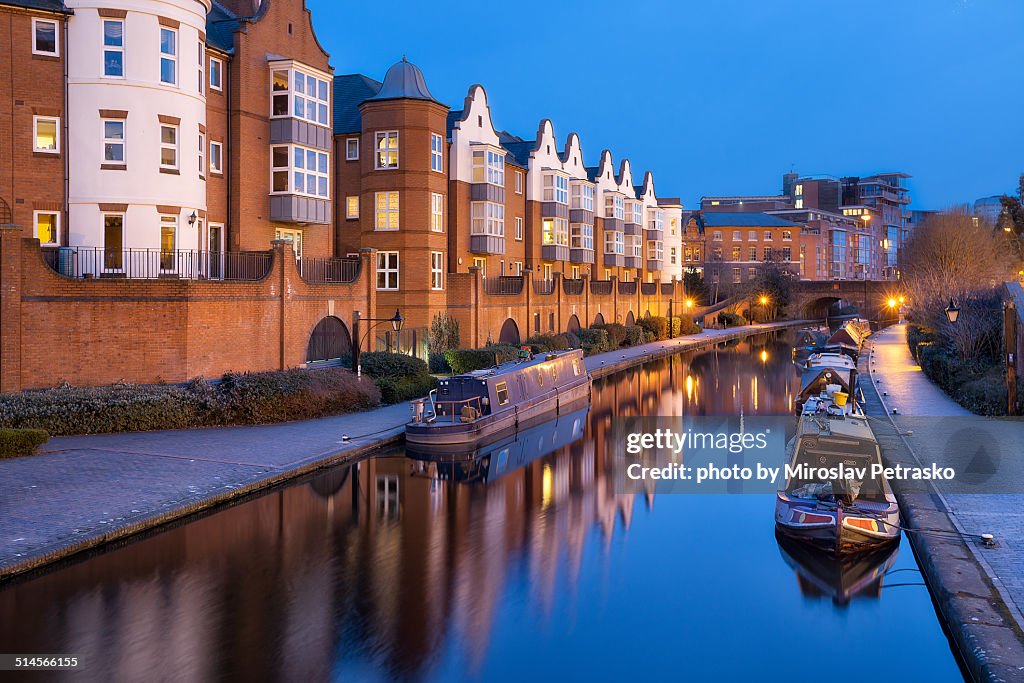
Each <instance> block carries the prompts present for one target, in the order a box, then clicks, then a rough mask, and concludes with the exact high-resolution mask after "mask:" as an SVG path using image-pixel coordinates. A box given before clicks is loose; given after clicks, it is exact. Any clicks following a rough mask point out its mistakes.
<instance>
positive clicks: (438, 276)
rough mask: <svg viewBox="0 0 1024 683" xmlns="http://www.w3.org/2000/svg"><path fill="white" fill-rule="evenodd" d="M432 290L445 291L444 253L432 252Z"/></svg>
mask: <svg viewBox="0 0 1024 683" xmlns="http://www.w3.org/2000/svg"><path fill="white" fill-rule="evenodd" d="M430 288H431V289H444V253H443V252H440V251H432V252H430Z"/></svg>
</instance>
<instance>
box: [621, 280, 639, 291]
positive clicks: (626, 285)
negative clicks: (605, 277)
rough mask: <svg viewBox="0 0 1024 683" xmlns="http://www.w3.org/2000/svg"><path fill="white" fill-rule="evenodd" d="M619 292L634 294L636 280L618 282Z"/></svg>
mask: <svg viewBox="0 0 1024 683" xmlns="http://www.w3.org/2000/svg"><path fill="white" fill-rule="evenodd" d="M619 294H636V281H633V282H620V283H619Z"/></svg>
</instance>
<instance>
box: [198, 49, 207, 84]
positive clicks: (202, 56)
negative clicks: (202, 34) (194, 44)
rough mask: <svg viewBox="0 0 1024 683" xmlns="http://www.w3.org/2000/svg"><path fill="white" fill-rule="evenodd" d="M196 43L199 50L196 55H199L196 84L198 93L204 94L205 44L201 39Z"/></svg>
mask: <svg viewBox="0 0 1024 683" xmlns="http://www.w3.org/2000/svg"><path fill="white" fill-rule="evenodd" d="M198 45H199V48H198V49H199V52H198V57H199V71H198V73H199V84H198V86H199V94H200V95H205V94H206V46H205V45H203V41H201V40H200V41H199V42H198Z"/></svg>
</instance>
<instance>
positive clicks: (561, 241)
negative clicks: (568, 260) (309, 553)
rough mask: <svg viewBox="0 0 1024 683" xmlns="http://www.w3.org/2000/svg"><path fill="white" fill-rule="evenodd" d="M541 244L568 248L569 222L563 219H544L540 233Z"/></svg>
mask: <svg viewBox="0 0 1024 683" xmlns="http://www.w3.org/2000/svg"><path fill="white" fill-rule="evenodd" d="M541 244H553V245H555V246H559V247H567V246H569V221H567V220H566V219H564V218H545V219H544V222H543V227H542V232H541Z"/></svg>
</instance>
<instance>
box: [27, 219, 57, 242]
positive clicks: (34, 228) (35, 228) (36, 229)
mask: <svg viewBox="0 0 1024 683" xmlns="http://www.w3.org/2000/svg"><path fill="white" fill-rule="evenodd" d="M41 215H46V216H56V217H57V220H56V221H54V231H53V241H52V242H44V241H42V240H41V239H39V216H41ZM32 236H33V237H35V238H36V239H37V240H39V244H40V246H44V247H45V246H52V245H57V244H60V211H33V212H32Z"/></svg>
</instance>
